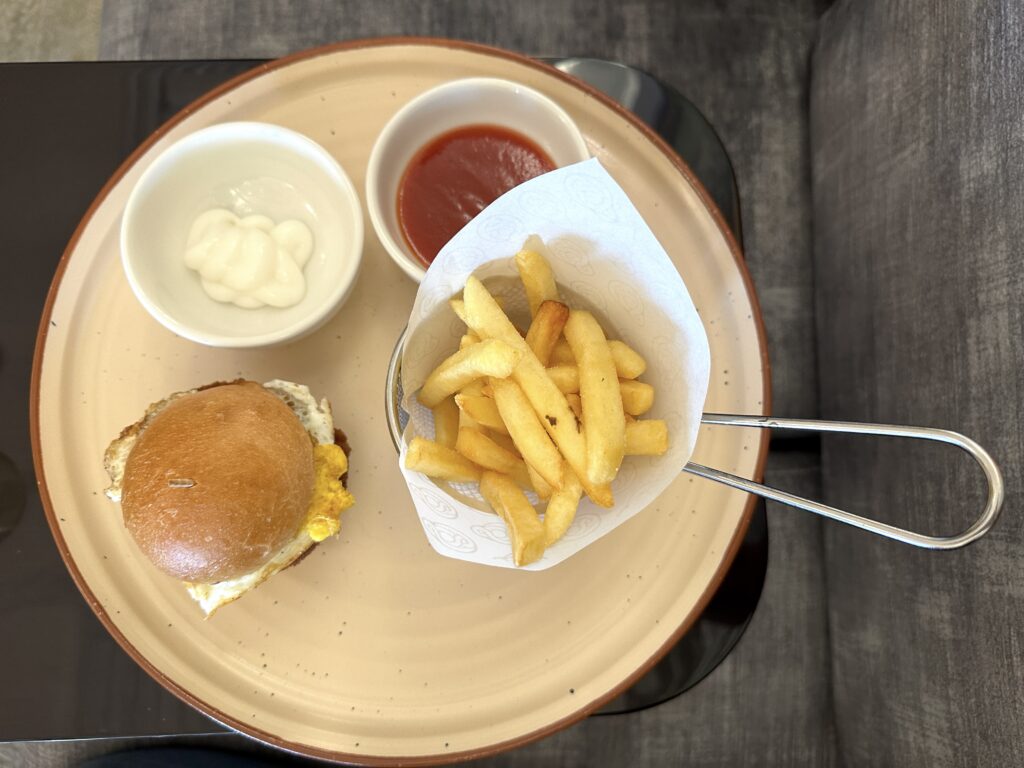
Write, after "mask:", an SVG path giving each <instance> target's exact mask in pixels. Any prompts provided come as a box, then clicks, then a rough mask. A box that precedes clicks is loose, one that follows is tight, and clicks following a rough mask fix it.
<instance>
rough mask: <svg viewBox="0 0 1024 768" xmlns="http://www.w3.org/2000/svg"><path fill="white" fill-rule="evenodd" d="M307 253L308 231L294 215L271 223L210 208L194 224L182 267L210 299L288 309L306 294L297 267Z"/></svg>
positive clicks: (309, 244) (309, 247)
mask: <svg viewBox="0 0 1024 768" xmlns="http://www.w3.org/2000/svg"><path fill="white" fill-rule="evenodd" d="M312 254H313V233H312V232H310V230H309V227H307V226H306V225H305V224H303V223H302V222H301V221H298V220H297V219H289V220H287V221H282V222H281V223H280V224H274V222H273V220H272V219H270V218H268V217H266V216H258V215H257V216H246V217H245V218H241V219H240V218H239V217H238V216H236V215H235V214H234V213H232V212H231V211H229V210H227V209H225V208H214V209H212V210H209V211H206V212H205V213H202V214H200V215H199V216H198V217H197V218H196V220H195V221H194V222H193V224H192V228H191V229H190V230H189V234H188V242H187V244H186V247H185V265H186V266H187V267H188V268H189V269H193V270H195V271H196V272H198V273H199V277H200V280H201V281H202V284H203V290H205V291H206V293H207V295H209V296H210V298H212V299H215V300H217V301H222V302H225V303H231V304H235V305H237V306H239V307H245V308H247V309H256V308H257V307H262V306H266V305H270V306H272V307H290V306H292V305H294V304H298V303H299V302H300V301H301V300H302V297H303V296H305V295H306V279H305V277H303V274H302V268H303V267H304V266H305V265H306V262H308V261H309V258H310V256H312Z"/></svg>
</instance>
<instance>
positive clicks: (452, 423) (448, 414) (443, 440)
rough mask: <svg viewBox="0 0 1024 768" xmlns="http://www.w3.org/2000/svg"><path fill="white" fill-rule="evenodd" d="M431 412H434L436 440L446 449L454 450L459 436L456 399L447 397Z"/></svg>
mask: <svg viewBox="0 0 1024 768" xmlns="http://www.w3.org/2000/svg"><path fill="white" fill-rule="evenodd" d="M431 410H433V412H434V440H435V442H437V443H439V444H440V445H443V446H444V447H445V448H454V447H455V441H456V439H458V436H459V407H458V406H457V405H456V404H455V400H454V398H451V397H446V398H445V399H444V400H442V401H441V402H440V403H438V404H437V405H435V406H434V407H433V408H432V409H431Z"/></svg>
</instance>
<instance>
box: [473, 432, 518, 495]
mask: <svg viewBox="0 0 1024 768" xmlns="http://www.w3.org/2000/svg"><path fill="white" fill-rule="evenodd" d="M455 450H456V451H458V452H459V453H461V454H462V455H463V456H465V457H466V458H467V459H469V460H470V461H471V462H473V463H474V464H476V465H477V466H480V467H483V468H484V469H490V470H493V471H495V472H502V473H504V474H506V475H508V476H509V477H511V478H512V479H513V480H515V481H516V483H518V484H519V485H520V487H522V488H533V484H532V483H531V482H530V475H529V473H528V472H527V471H526V464H525V463H524V462H523V460H522V459H521V458H519V457H518V456H516V455H515V454H514V453H512V452H510V451H506V450H505V449H504V448H502V447H501V446H500V445H498V444H497V443H496V442H494V441H493V440H491V438H489V437H488V436H487V435H485V434H484V433H483V432H481V431H480V430H478V429H460V430H459V438H458V441H457V442H456V443H455Z"/></svg>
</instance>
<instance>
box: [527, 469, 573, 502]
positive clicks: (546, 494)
mask: <svg viewBox="0 0 1024 768" xmlns="http://www.w3.org/2000/svg"><path fill="white" fill-rule="evenodd" d="M563 471H564V470H563ZM526 474H527V475H529V477H530V485H531V486H533V490H534V492H535V493H536V494H537V497H538V498H539V499H540V500H541V501H547V500H548V499H550V498H551V494H552V489H551V486H550V485H549V484H548V481H547V480H545V479H544V478H543V477H541V476H540V475H538V474H537V470H536V469H534V468H533V467H531V466H530V465H529V464H527V465H526Z"/></svg>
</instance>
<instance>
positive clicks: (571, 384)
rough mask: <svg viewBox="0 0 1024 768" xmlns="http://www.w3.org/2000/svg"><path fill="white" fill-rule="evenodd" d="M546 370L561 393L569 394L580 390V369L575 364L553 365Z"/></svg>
mask: <svg viewBox="0 0 1024 768" xmlns="http://www.w3.org/2000/svg"><path fill="white" fill-rule="evenodd" d="M547 372H548V376H549V377H551V380H552V381H553V382H555V386H556V387H558V391H559V392H561V393H562V394H565V395H571V394H574V393H576V392H579V391H580V369H579V368H578V367H576V366H575V365H553V366H551V367H550V368H548V369H547Z"/></svg>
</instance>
